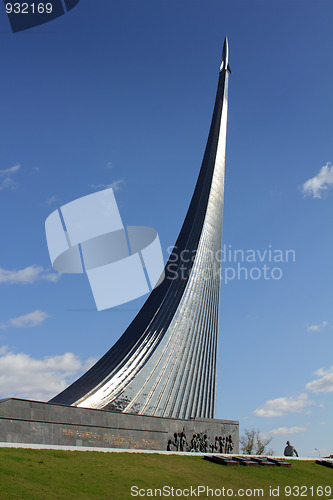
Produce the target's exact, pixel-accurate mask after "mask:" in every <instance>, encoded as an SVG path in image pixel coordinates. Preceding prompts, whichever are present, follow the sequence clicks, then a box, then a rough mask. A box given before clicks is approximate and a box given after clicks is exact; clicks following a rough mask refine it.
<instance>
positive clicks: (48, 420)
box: [0, 398, 239, 453]
mask: <svg viewBox="0 0 333 500" xmlns="http://www.w3.org/2000/svg"><path fill="white" fill-rule="evenodd" d="M0 442H9V443H32V444H52V445H67V446H91V447H104V448H125V449H131V448H134V449H140V450H167V449H169V450H171V451H172V450H175V451H176V450H177V451H194V452H195V451H199V452H208V453H211V452H217V453H238V452H239V426H238V422H236V421H232V420H218V419H189V420H180V419H173V418H161V417H150V416H146V415H136V414H128V413H120V412H114V411H113V412H112V411H105V410H93V409H90V408H77V407H74V406H64V405H58V404H54V403H43V402H39V401H29V400H24V399H16V398H10V399H3V400H0Z"/></svg>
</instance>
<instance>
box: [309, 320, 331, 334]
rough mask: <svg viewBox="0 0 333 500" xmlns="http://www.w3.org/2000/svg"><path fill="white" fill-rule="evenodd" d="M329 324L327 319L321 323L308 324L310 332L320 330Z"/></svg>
mask: <svg viewBox="0 0 333 500" xmlns="http://www.w3.org/2000/svg"><path fill="white" fill-rule="evenodd" d="M327 325H328V322H327V321H322V322H321V324H320V325H306V329H307V330H308V332H319V331H320V330H322V329H323V328H325V327H326V326H327Z"/></svg>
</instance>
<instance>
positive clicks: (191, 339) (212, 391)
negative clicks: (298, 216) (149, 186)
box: [51, 39, 230, 419]
mask: <svg viewBox="0 0 333 500" xmlns="http://www.w3.org/2000/svg"><path fill="white" fill-rule="evenodd" d="M229 71H230V67H229V64H228V41H227V39H225V42H224V47H223V56H222V64H221V68H220V74H219V81H218V87H217V93H216V100H215V105H214V111H213V117H212V122H211V127H210V131H209V136H208V141H207V145H206V149H205V153H204V158H203V161H202V166H201V169H200V172H199V177H198V180H197V183H196V187H195V190H194V193H193V196H192V200H191V203H190V206H189V209H188V212H187V214H186V217H185V221H184V223H183V226H182V228H181V231H180V233H179V236H178V239H177V241H176V244H175V246H174V249H173V251H172V253H171V255H170V257H169V259H168V262H167V264H166V266H165V279H164V280H163V282H162V283H161V284H160V285H159V286H158V287H157V288H155V289H154V290H153V291H152V292H151V294H150V296H149V297H148V299H147V301H146V302H145V304H144V305H143V307H142V308H141V310H140V311H139V313H138V314H137V316H136V317H135V318H134V320H133V321H132V323H131V324H130V325H129V327H128V328H127V330H126V331H125V333H124V334H123V335H122V336H121V337H120V338H119V340H118V341H117V342H116V343H115V344H114V345H113V347H112V348H111V349H110V350H109V351H108V352H107V353H106V354H105V355H104V356H103V357H102V358H101V359H100V360H99V361H98V362H97V363H96V364H95V365H94V366H93V367H92V368H90V370H89V371H87V372H86V373H85V374H84V375H82V377H80V378H79V379H78V380H76V381H75V382H74V383H73V384H72V385H70V386H69V387H67V389H65V390H64V391H62V392H61V393H60V394H58V395H57V396H55V397H54V398H53V399H51V402H53V403H58V404H66V405H73V406H80V407H88V408H99V409H102V408H103V409H107V410H116V411H121V412H125V413H137V414H142V415H154V416H161V417H171V418H185V419H188V418H193V417H203V418H214V417H215V399H216V364H217V340H218V330H219V295H220V259H219V253H220V250H221V239H222V214H223V196H224V171H225V147H226V128H227V110H228V80H229Z"/></svg>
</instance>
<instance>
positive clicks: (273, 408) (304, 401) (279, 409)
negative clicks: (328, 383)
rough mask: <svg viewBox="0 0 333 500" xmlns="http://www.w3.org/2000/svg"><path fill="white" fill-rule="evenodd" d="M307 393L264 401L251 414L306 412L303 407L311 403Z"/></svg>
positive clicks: (274, 414) (258, 415)
mask: <svg viewBox="0 0 333 500" xmlns="http://www.w3.org/2000/svg"><path fill="white" fill-rule="evenodd" d="M313 404H314V402H313V401H310V400H309V399H308V395H307V394H300V395H299V396H296V397H289V398H277V399H270V400H268V401H266V403H264V404H263V405H262V406H261V407H260V408H257V409H256V410H254V412H253V415H256V416H257V417H282V416H283V415H287V413H302V412H305V413H308V412H307V411H305V408H307V407H308V406H311V405H313Z"/></svg>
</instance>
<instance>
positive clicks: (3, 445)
mask: <svg viewBox="0 0 333 500" xmlns="http://www.w3.org/2000/svg"><path fill="white" fill-rule="evenodd" d="M0 448H29V449H35V450H68V451H100V452H102V453H158V454H160V455H185V456H188V457H203V456H204V455H212V453H190V452H186V451H161V450H136V449H125V448H95V447H93V446H64V445H56V444H54V445H53V444H30V443H1V442H0ZM216 455H219V456H226V457H232V456H233V455H232V454H228V455H223V453H216ZM235 456H237V457H246V456H250V455H241V454H240V453H238V454H235ZM253 456H255V455H253ZM257 456H258V455H257ZM271 458H277V459H281V460H287V461H288V460H318V457H284V456H283V457H281V456H274V457H271ZM321 460H322V458H321Z"/></svg>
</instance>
